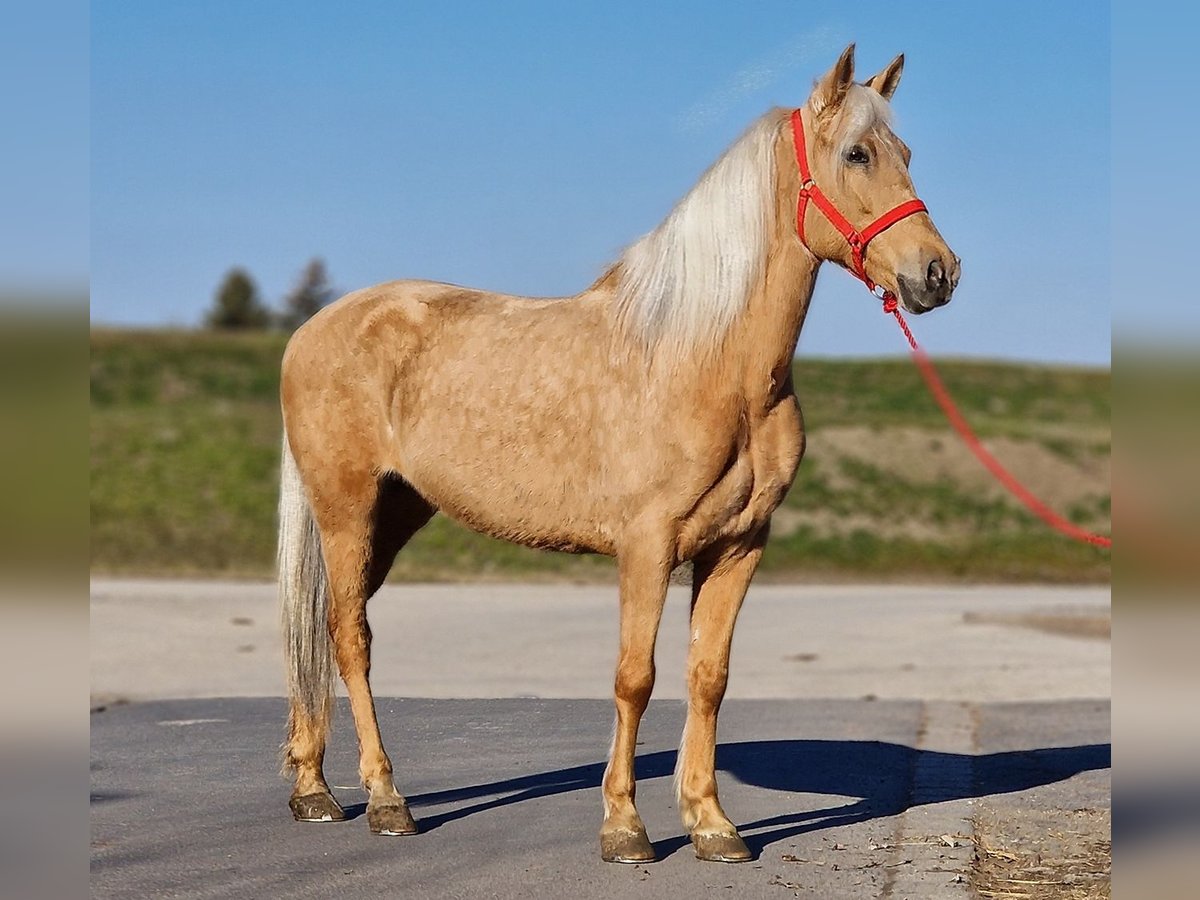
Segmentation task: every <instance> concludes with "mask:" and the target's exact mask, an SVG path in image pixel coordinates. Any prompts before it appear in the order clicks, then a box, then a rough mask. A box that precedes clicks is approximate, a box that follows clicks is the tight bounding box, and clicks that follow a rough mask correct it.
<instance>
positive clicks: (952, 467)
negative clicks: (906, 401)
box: [808, 426, 1110, 509]
mask: <svg viewBox="0 0 1200 900" xmlns="http://www.w3.org/2000/svg"><path fill="white" fill-rule="evenodd" d="M984 445H985V446H986V447H987V448H988V450H990V451H991V452H992V454H993V455H994V456H995V457H996V458H997V459H998V460H1000V462H1001V463H1002V464H1003V465H1004V466H1005V468H1007V469H1008V470H1009V471H1011V472H1013V473H1014V474H1015V475H1017V476H1018V477H1019V478H1020V479H1021V480H1022V481H1024V482H1025V483H1026V484H1027V485H1028V487H1029V488H1030V489H1031V490H1032V491H1033V492H1034V493H1035V494H1037V495H1038V496H1039V497H1041V498H1042V499H1043V500H1044V501H1045V502H1047V503H1048V504H1049V505H1050V506H1051V507H1054V508H1057V509H1066V508H1068V507H1069V506H1071V505H1072V504H1074V503H1078V502H1080V501H1082V500H1085V499H1087V498H1090V497H1093V496H1096V495H1102V494H1107V492H1108V484H1109V475H1110V460H1109V455H1108V453H1106V452H1105V453H1098V452H1095V451H1093V450H1091V449H1085V448H1081V449H1080V451H1079V454H1078V458H1077V459H1075V460H1068V459H1064V458H1063V456H1062V455H1061V454H1060V453H1058V452H1055V450H1053V449H1051V448H1050V447H1047V446H1045V445H1044V444H1043V443H1041V442H1039V441H1036V440H1022V439H1018V438H1013V437H993V438H988V439H985V440H984ZM808 453H809V455H810V456H812V457H814V458H820V459H828V460H830V461H833V460H836V459H839V458H850V459H854V460H858V461H859V462H863V463H869V464H870V465H873V466H876V467H878V468H879V469H881V470H882V471H885V472H894V473H896V474H897V475H899V476H901V477H903V478H904V479H906V480H908V481H910V482H913V483H918V484H930V483H934V482H939V481H949V482H952V483H954V484H956V485H958V486H959V487H960V488H961V489H962V490H963V491H965V492H967V493H970V494H974V495H976V496H982V497H988V498H994V499H999V498H1005V499H1007V495H1006V493H1005V490H1004V488H1003V487H1001V486H1000V485H999V484H997V483H996V481H995V479H994V478H993V477H992V476H991V474H990V473H989V472H988V471H987V470H986V469H984V468H983V466H981V465H980V463H979V461H978V460H977V459H976V458H975V457H974V456H972V455H971V452H970V451H969V450H968V449H967V448H966V447H965V446H964V445H963V444H962V443H961V442H960V441H959V440H958V439H957V438H956V437H955V436H954V435H953V434H949V433H947V432H944V431H930V430H927V429H923V428H913V427H908V426H901V427H889V428H872V427H869V426H849V427H838V428H825V429H823V430H821V431H820V432H818V433H815V434H813V435H811V436H810V440H809V448H808ZM829 468H830V470H831V473H832V479H831V487H833V488H835V489H841V488H844V487H847V486H848V484H847V483H846V479H845V478H839V477H838V476H837V475H836V467H834V466H830V467H829Z"/></svg>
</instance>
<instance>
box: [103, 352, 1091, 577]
mask: <svg viewBox="0 0 1200 900" xmlns="http://www.w3.org/2000/svg"><path fill="white" fill-rule="evenodd" d="M285 342H286V338H285V337H283V336H281V335H276V334H214V333H207V332H190V331H187V332H185V331H179V332H117V331H96V332H93V334H92V336H91V347H92V357H91V465H90V469H91V521H92V546H91V561H92V569H93V571H94V572H99V573H123V574H150V575H203V576H219V575H222V576H228V575H239V576H249V577H269V576H270V575H271V572H272V568H273V556H274V540H275V502H276V486H277V478H278V463H279V437H280V419H279V405H278V386H279V385H278V377H279V359H280V356H281V354H282V352H283V347H284V344H285ZM939 368H940V370H941V372H942V375H943V377H944V379H945V381H946V382H947V385H948V386H949V388H950V390H951V392H952V393H953V394H954V396H955V398H956V399H957V400H958V401H959V403H960V404H961V405H962V407H963V411H964V414H965V415H966V417H967V418H968V420H969V421H970V422H971V423H972V424H973V426H974V427H975V428H976V430H977V431H978V432H979V433H980V434H981V435H982V436H984V437H985V438H990V437H997V438H999V437H1004V438H1009V439H1017V440H1021V441H1028V442H1033V443H1034V444H1036V445H1037V446H1039V447H1041V448H1042V449H1043V450H1044V453H1042V454H1041V455H1039V456H1038V457H1037V459H1039V460H1040V459H1042V457H1043V456H1044V458H1045V460H1046V463H1045V464H1046V465H1051V464H1057V465H1060V466H1071V467H1074V468H1075V469H1078V470H1079V471H1080V472H1083V473H1085V474H1086V475H1087V478H1088V479H1090V480H1088V481H1086V485H1087V490H1086V491H1082V492H1077V494H1078V495H1072V496H1070V497H1069V498H1067V500H1066V501H1065V505H1064V506H1063V507H1062V512H1064V513H1065V514H1067V515H1068V516H1070V517H1071V518H1072V519H1073V520H1075V521H1078V522H1080V523H1081V524H1084V525H1088V526H1090V527H1095V528H1102V529H1104V530H1106V531H1107V530H1108V528H1109V523H1108V517H1109V516H1110V500H1109V493H1108V485H1107V482H1106V480H1105V478H1104V474H1103V473H1105V472H1106V471H1107V468H1106V467H1107V461H1108V455H1109V447H1110V443H1111V437H1110V425H1109V417H1110V406H1109V385H1110V377H1109V373H1108V372H1107V371H1098V370H1082V369H1079V370H1076V369H1065V368H1053V367H1034V366H1019V365H1006V364H999V363H976V362H963V361H951V362H945V363H941V364H940V366H939ZM795 383H796V385H797V393H798V394H799V396H800V400H801V405H802V407H803V409H804V414H805V421H806V424H807V427H808V431H809V437H810V445H809V446H810V452H809V457H808V458H807V459H806V460H805V462H804V464H803V465H802V466H801V470H800V475H799V476H798V478H797V481H796V485H795V486H794V488H793V490H792V491H791V493H790V494H789V496H788V498H787V500H786V501H785V504H784V507H783V510H782V511H781V513H780V514H779V515H778V516H777V517H776V525H775V529H774V531H773V534H772V542H771V545H770V547H769V548H768V551H767V553H766V556H765V558H764V561H763V574H764V577H770V578H781V579H782V578H810V579H818V578H819V579H824V578H852V577H863V578H870V579H889V578H904V579H911V578H929V579H968V580H1049V581H1103V580H1106V579H1108V577H1109V574H1110V564H1109V556H1108V554H1107V553H1104V552H1101V551H1098V550H1096V549H1095V548H1092V547H1087V546H1081V545H1078V544H1074V543H1072V542H1070V541H1069V540H1067V539H1065V538H1061V537H1059V536H1057V535H1056V534H1054V533H1052V532H1050V531H1048V530H1047V529H1046V528H1045V527H1044V526H1042V525H1041V524H1040V523H1039V522H1037V521H1035V520H1034V519H1033V517H1032V516H1030V515H1029V514H1028V513H1027V512H1025V511H1024V510H1023V509H1022V508H1020V507H1018V506H1016V505H1015V504H1014V503H1013V502H1011V501H1009V500H1007V499H1005V498H1002V497H999V496H996V495H993V494H989V493H986V492H982V491H980V490H977V489H973V488H971V487H970V486H969V485H965V484H963V483H961V482H960V481H958V480H955V479H953V478H949V477H937V476H930V475H928V474H926V475H920V473H919V472H918V473H917V474H914V467H913V464H914V462H916V463H920V462H921V460H920V458H917V459H916V460H913V459H893V458H891V456H890V454H888V453H883V454H881V455H880V456H879V458H872V459H871V460H870V461H864V460H862V459H860V458H857V457H855V456H854V455H852V454H848V453H841V452H840V451H838V452H834V451H832V450H824V451H823V450H821V449H820V448H821V447H823V446H826V444H828V446H829V447H833V446H835V445H836V442H835V441H833V438H834V437H835V436H836V435H837V434H838V433H839V430H843V432H844V430H845V429H850V428H863V427H866V428H868V429H870V434H871V435H873V436H874V438H875V439H876V441H877V442H878V443H879V444H880V446H882V447H885V448H886V447H888V446H890V441H891V437H892V436H893V435H899V434H901V433H902V432H903V433H907V434H909V435H911V434H912V433H913V429H918V430H919V432H920V434H921V435H922V440H924V435H925V434H926V433H928V437H929V441H930V442H931V443H930V446H931V447H934V448H941V449H940V452H942V453H944V454H945V453H958V452H961V451H959V450H958V449H957V445H956V441H957V439H956V438H955V437H954V436H953V434H952V433H950V432H949V430H948V429H947V426H946V424H945V421H944V419H943V418H942V415H941V412H940V411H939V410H938V408H937V406H936V405H935V404H934V402H933V400H932V398H930V396H929V395H928V393H927V392H926V390H925V388H924V386H923V383H922V382H921V380H920V377H919V375H918V373H917V371H916V369H915V368H914V367H913V366H912V364H911V363H910V362H909V361H908V360H904V359H897V360H884V361H822V360H815V361H814V360H806V361H800V362H798V363H797V364H796V369H795ZM823 437H829V439H830V440H829V441H828V442H823V441H822V438H823ZM814 448H817V449H814ZM918 468H919V466H918ZM1089 473H1090V474H1089ZM1019 474H1023V475H1024V474H1029V473H1025V472H1021V473H1019ZM612 573H613V567H612V563H611V561H610V560H607V559H604V558H600V557H590V556H570V555H566V554H555V553H545V552H539V551H534V550H528V549H525V548H522V547H517V546H515V545H512V544H507V543H504V542H501V541H495V540H492V539H489V538H485V537H482V536H480V535H477V534H474V533H472V532H470V531H468V530H466V529H464V528H462V527H460V526H458V525H457V524H455V523H453V522H451V521H449V520H448V519H446V518H444V517H440V516H439V517H436V518H435V519H434V521H433V522H432V523H430V525H429V526H428V527H427V528H425V529H424V530H423V531H422V532H421V533H420V534H418V535H417V537H416V538H415V539H414V540H413V541H412V543H411V544H410V545H409V546H408V547H407V548H406V549H405V550H404V552H402V553H401V554H400V557H399V559H398V561H397V564H396V567H395V569H394V572H393V577H394V578H401V579H421V580H449V579H475V580H478V579H515V578H521V579H530V578H545V579H576V580H596V579H608V578H611V577H612Z"/></svg>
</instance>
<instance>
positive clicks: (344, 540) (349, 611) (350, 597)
mask: <svg viewBox="0 0 1200 900" xmlns="http://www.w3.org/2000/svg"><path fill="white" fill-rule="evenodd" d="M354 481H355V483H353V484H352V480H351V479H350V478H347V477H346V476H344V475H343V476H342V477H341V478H340V479H339V488H340V490H341V491H342V496H341V497H340V498H339V502H338V504H337V506H336V507H326V508H327V509H331V510H333V511H332V512H330V513H329V514H328V515H329V516H330V518H331V519H332V521H330V522H329V523H328V527H322V529H321V531H322V534H321V537H322V541H323V542H324V547H325V561H326V567H327V569H328V572H329V587H330V607H329V631H330V635H331V637H332V638H333V644H334V654H335V657H336V659H337V664H338V670H339V671H340V672H341V675H342V680H343V681H344V682H345V683H346V692H347V694H348V695H349V699H350V709H351V711H352V712H353V714H354V727H355V730H356V731H357V733H358V745H359V776H360V777H361V779H362V783H363V786H364V787H365V788H366V789H367V791H368V792H369V796H368V799H367V824H368V825H369V826H370V829H371V831H372V832H374V833H375V834H415V833H416V831H417V826H416V822H415V821H414V820H413V817H412V815H411V814H410V813H409V811H408V804H407V803H406V802H405V800H404V797H403V796H402V795H401V794H400V792H399V791H397V790H396V785H395V783H394V781H393V776H392V763H391V760H390V759H389V758H388V755H387V752H386V751H385V750H384V749H383V739H382V737H381V736H380V733H379V722H378V719H377V718H376V715H375V701H374V699H373V697H372V696H371V685H370V681H369V676H370V671H371V628H370V626H369V625H368V623H367V600H368V599H369V598H370V596H371V595H372V594H373V593H374V592H375V591H376V590H377V589H378V587H379V585H380V584H381V583H382V581H383V578H384V576H385V575H386V574H387V570H388V568H389V567H390V565H391V561H392V559H393V558H394V557H395V554H396V552H397V551H398V550H399V548H400V547H401V546H402V545H403V544H404V543H405V542H406V541H407V540H408V539H409V538H410V537H412V535H413V534H414V533H415V532H416V531H417V530H418V529H419V528H420V527H421V526H422V525H424V524H425V523H426V522H427V521H428V520H429V517H430V516H431V515H432V514H433V509H432V507H430V506H429V505H428V504H426V503H425V502H424V501H423V500H421V498H420V497H418V496H417V495H416V493H415V492H414V491H412V489H411V488H409V487H408V486H407V485H405V484H403V482H398V481H397V482H395V483H392V482H389V481H386V480H385V481H384V482H383V483H382V484H381V483H380V482H379V481H378V479H377V478H376V477H375V476H373V475H368V474H366V473H364V475H363V476H362V477H361V478H359V479H356V480H354ZM347 488H352V489H354V488H356V490H352V493H353V495H352V496H348V495H347V494H346V491H347Z"/></svg>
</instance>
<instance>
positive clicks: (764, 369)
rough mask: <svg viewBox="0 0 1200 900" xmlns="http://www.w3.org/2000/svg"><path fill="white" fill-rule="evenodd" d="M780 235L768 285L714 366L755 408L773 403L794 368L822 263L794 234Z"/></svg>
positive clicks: (741, 318)
mask: <svg viewBox="0 0 1200 900" xmlns="http://www.w3.org/2000/svg"><path fill="white" fill-rule="evenodd" d="M780 238H781V239H780V240H779V241H777V242H776V246H774V247H772V249H771V252H770V254H769V255H768V258H767V268H766V278H765V280H764V286H763V288H762V289H761V290H759V291H755V292H754V295H753V296H752V297H751V299H750V301H749V303H748V304H747V306H746V310H745V312H744V313H743V314H742V315H741V316H739V317H738V319H737V321H735V322H734V324H733V326H732V327H731V328H730V331H729V334H728V335H727V336H726V339H725V341H724V342H723V343H722V347H721V351H720V356H719V360H718V363H717V365H716V366H715V367H714V374H716V375H717V377H718V378H720V379H721V380H722V381H723V382H724V383H725V385H726V386H727V387H728V389H737V390H741V392H742V393H743V395H744V396H745V398H746V400H747V401H749V403H750V405H751V406H754V405H757V404H760V403H761V404H769V403H771V402H772V401H773V397H774V395H775V394H776V392H777V390H778V388H779V387H780V386H781V385H782V384H783V382H784V379H786V377H787V375H788V374H789V373H790V371H791V363H792V357H793V356H794V355H795V353H796V342H797V341H798V340H799V337H800V329H801V327H802V326H803V325H804V317H805V316H806V315H807V313H808V304H809V301H810V300H811V299H812V292H813V286H814V284H815V283H816V277H817V268H818V266H819V262H818V261H817V260H816V259H815V258H814V257H813V256H812V254H810V253H808V252H807V251H806V250H805V249H804V248H803V247H802V246H801V245H800V243H799V242H798V241H796V240H795V238H794V235H790V234H785V235H781V236H780Z"/></svg>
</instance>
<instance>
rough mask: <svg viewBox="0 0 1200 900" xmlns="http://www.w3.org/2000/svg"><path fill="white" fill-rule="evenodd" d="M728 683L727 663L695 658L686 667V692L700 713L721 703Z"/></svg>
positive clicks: (710, 710) (706, 711)
mask: <svg viewBox="0 0 1200 900" xmlns="http://www.w3.org/2000/svg"><path fill="white" fill-rule="evenodd" d="M728 683H729V665H728V664H727V663H721V662H717V661H715V660H707V659H702V660H697V661H696V662H694V663H692V665H691V666H689V667H688V692H689V694H690V698H691V705H692V708H693V709H694V710H696V711H697V712H700V713H709V712H712V711H714V710H715V709H716V708H717V707H718V706H720V705H721V700H722V698H724V696H725V687H726V685H727V684H728Z"/></svg>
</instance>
